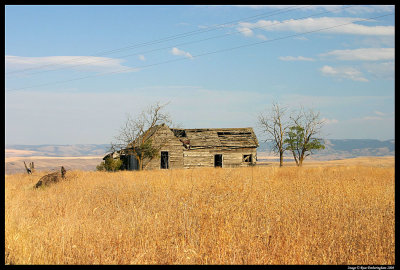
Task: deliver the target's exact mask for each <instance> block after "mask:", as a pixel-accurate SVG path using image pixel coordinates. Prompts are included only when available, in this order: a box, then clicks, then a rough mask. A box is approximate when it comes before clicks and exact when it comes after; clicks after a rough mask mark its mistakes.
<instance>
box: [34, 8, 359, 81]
mask: <svg viewBox="0 0 400 270" xmlns="http://www.w3.org/2000/svg"><path fill="white" fill-rule="evenodd" d="M351 7H353V6H347V7H343V8H339V9H335V10H331V11H325V12H320V13H316V14H311V15H308V16H304V17H301V18H295V20H301V19H306V18H311V17H314V16H318V15H322V14H326V13H332V12H335V11H338V10H344V9H348V8H351ZM288 22H289V21H282V22H277V23H273V24H270V25H268V26H267V27H271V26H274V25H278V24H284V23H288ZM261 28H262V29H265V28H266V27H264V26H260V27H252V28H250V29H251V30H253V29H261ZM246 31H248V30H237V31H234V32H231V33H226V34H223V35H217V36H212V37H209V38H205V39H200V40H195V41H189V42H184V43H180V44H175V45H172V46H171V45H169V46H167V47H162V48H157V49H153V50H149V51H144V52H139V53H134V54H127V55H123V56H119V57H115V58H107V59H103V60H96V61H91V62H86V63H82V64H76V65H72V66H65V67H60V68H56V69H51V70H41V71H37V72H32V73H28V74H26V75H34V74H39V73H44V72H50V71H57V70H62V69H69V68H73V67H79V66H85V65H90V64H94V63H100V62H108V61H113V60H115V59H122V58H125V57H130V56H135V55H140V54H146V53H151V52H155V51H160V50H165V49H169V48H171V47H177V46H182V45H188V44H193V43H198V42H203V41H207V40H210V39H215V38H221V37H226V36H229V35H233V34H237V33H243V32H246Z"/></svg>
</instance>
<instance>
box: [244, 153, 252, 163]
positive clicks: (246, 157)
mask: <svg viewBox="0 0 400 270" xmlns="http://www.w3.org/2000/svg"><path fill="white" fill-rule="evenodd" d="M243 162H253V155H251V154H250V155H243Z"/></svg>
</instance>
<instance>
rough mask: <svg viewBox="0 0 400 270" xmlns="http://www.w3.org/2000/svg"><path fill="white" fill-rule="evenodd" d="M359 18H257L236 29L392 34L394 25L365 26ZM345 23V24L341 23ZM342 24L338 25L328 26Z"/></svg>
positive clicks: (374, 34)
mask: <svg viewBox="0 0 400 270" xmlns="http://www.w3.org/2000/svg"><path fill="white" fill-rule="evenodd" d="M357 20H360V19H359V18H351V17H320V18H307V19H298V20H295V19H290V20H285V21H277V20H274V21H267V20H259V21H258V22H256V23H249V22H241V23H239V26H238V28H237V29H243V28H248V29H253V28H257V29H262V30H265V31H291V32H296V33H304V32H309V31H315V30H320V29H325V28H327V29H325V30H321V31H320V32H321V33H330V34H351V35H366V36H371V35H372V36H393V35H394V26H367V25H362V24H358V23H354V22H355V21H357ZM342 24H345V25H342ZM338 25H342V26H340V27H335V28H330V27H334V26H338Z"/></svg>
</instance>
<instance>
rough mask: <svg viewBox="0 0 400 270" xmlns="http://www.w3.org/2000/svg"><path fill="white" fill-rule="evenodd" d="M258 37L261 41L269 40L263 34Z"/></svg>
mask: <svg viewBox="0 0 400 270" xmlns="http://www.w3.org/2000/svg"><path fill="white" fill-rule="evenodd" d="M256 37H257V38H259V39H261V40H267V37H266V36H264V35H262V34H258V35H256Z"/></svg>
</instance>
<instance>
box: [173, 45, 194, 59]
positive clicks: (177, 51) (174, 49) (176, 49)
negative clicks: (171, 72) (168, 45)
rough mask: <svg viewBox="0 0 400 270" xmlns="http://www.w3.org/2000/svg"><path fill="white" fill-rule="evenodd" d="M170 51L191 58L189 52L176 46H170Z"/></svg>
mask: <svg viewBox="0 0 400 270" xmlns="http://www.w3.org/2000/svg"><path fill="white" fill-rule="evenodd" d="M171 53H172V54H173V55H179V56H185V57H187V58H193V56H192V55H191V54H190V53H188V52H185V51H183V50H180V49H178V48H176V47H174V48H172V50H171Z"/></svg>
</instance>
